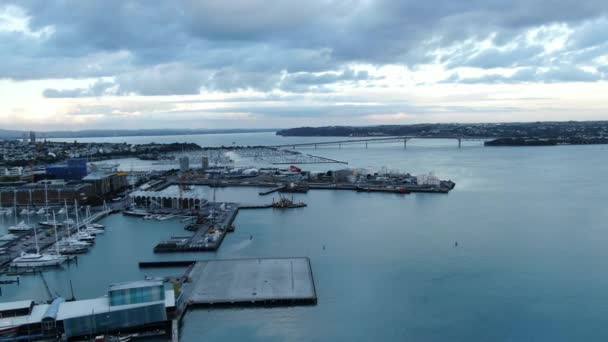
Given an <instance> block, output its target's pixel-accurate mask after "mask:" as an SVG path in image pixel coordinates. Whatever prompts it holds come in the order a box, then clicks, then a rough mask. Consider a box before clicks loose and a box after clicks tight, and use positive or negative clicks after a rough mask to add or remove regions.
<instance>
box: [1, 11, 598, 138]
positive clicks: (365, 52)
mask: <svg viewBox="0 0 608 342" xmlns="http://www.w3.org/2000/svg"><path fill="white" fill-rule="evenodd" d="M148 4H150V3H149V2H138V1H130V2H124V1H107V2H103V3H101V2H100V3H95V2H87V3H83V2H78V1H65V2H60V3H59V2H58V3H46V2H40V1H12V0H8V1H0V38H1V39H2V41H3V42H5V44H2V45H1V46H0V56H2V57H1V58H2V60H3V63H2V65H1V66H0V124H1V125H0V128H2V129H15V130H34V131H48V130H81V129H135V128H139V129H161V128H208V129H230V128H269V127H272V128H288V127H296V126H327V125H384V124H415V123H435V122H460V123H478V122H527V121H568V120H577V121H583V120H605V119H607V118H608V117H607V116H606V115H605V113H606V109H607V107H608V104H606V103H605V101H604V100H603V97H604V95H603V94H605V93H606V91H607V90H608V83H607V82H606V78H607V77H608V38H607V37H606V36H605V34H604V32H606V29H608V18H607V13H608V4H606V3H605V2H602V1H588V2H585V4H584V6H583V4H581V3H580V2H574V1H558V2H554V3H553V4H552V6H550V7H548V6H546V4H545V5H544V4H543V2H542V1H516V2H512V3H510V4H503V3H502V2H500V1H473V2H467V3H466V4H465V3H453V2H451V1H444V0H439V1H431V2H424V3H419V2H398V1H374V2H372V1H310V2H307V3H306V4H298V5H293V4H290V3H284V2H280V1H277V2H267V1H265V2H261V1H249V2H245V3H238V2H231V3H225V2H214V1H209V2H195V1H179V2H173V1H157V2H154V4H153V5H148Z"/></svg>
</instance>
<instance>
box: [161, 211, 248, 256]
mask: <svg viewBox="0 0 608 342" xmlns="http://www.w3.org/2000/svg"><path fill="white" fill-rule="evenodd" d="M210 205H213V206H218V203H212V204H210ZM238 210H239V207H238V205H237V204H236V203H226V204H225V209H219V208H217V209H216V210H214V211H213V213H212V214H211V215H213V218H212V219H209V220H207V221H205V222H203V223H201V224H193V225H189V226H190V227H193V230H194V235H192V236H191V237H179V238H172V239H170V240H166V241H162V242H160V243H159V244H158V245H156V246H155V247H154V253H177V252H212V251H215V250H217V249H218V248H219V246H220V245H221V244H222V241H223V240H224V237H225V236H226V234H227V233H228V232H229V231H230V230H231V226H232V223H233V222H234V219H235V218H236V215H237V213H238Z"/></svg>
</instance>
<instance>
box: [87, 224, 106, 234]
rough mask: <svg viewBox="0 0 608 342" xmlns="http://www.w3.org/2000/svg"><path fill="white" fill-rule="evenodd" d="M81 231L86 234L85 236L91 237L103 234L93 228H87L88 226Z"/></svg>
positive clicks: (101, 231) (101, 230)
mask: <svg viewBox="0 0 608 342" xmlns="http://www.w3.org/2000/svg"><path fill="white" fill-rule="evenodd" d="M82 231H83V232H85V233H87V234H91V235H98V234H103V233H105V231H104V230H103V229H97V228H93V227H91V226H88V225H87V226H85V227H84V229H83V230H82Z"/></svg>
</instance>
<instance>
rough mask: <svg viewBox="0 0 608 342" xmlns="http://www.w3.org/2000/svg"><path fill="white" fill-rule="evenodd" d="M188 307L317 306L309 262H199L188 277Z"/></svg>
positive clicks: (185, 290)
mask: <svg viewBox="0 0 608 342" xmlns="http://www.w3.org/2000/svg"><path fill="white" fill-rule="evenodd" d="M186 277H187V281H186V282H185V283H183V284H182V288H181V290H180V291H181V293H182V294H181V296H183V298H182V300H183V301H184V303H185V306H186V307H193V306H199V307H201V306H202V307H241V306H292V305H314V304H316V303H317V293H316V289H315V284H314V279H313V275H312V268H311V266H310V260H309V259H308V258H270V259H236V260H213V261H198V262H197V263H196V264H194V266H193V267H191V268H190V269H189V271H188V272H187V274H186Z"/></svg>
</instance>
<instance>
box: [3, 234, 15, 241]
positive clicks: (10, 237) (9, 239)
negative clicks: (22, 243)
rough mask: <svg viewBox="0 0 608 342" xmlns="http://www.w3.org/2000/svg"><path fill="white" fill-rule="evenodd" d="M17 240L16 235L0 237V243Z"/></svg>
mask: <svg viewBox="0 0 608 342" xmlns="http://www.w3.org/2000/svg"><path fill="white" fill-rule="evenodd" d="M16 238H17V235H15V234H10V233H9V234H4V235H2V236H0V241H13V240H15V239H16Z"/></svg>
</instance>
